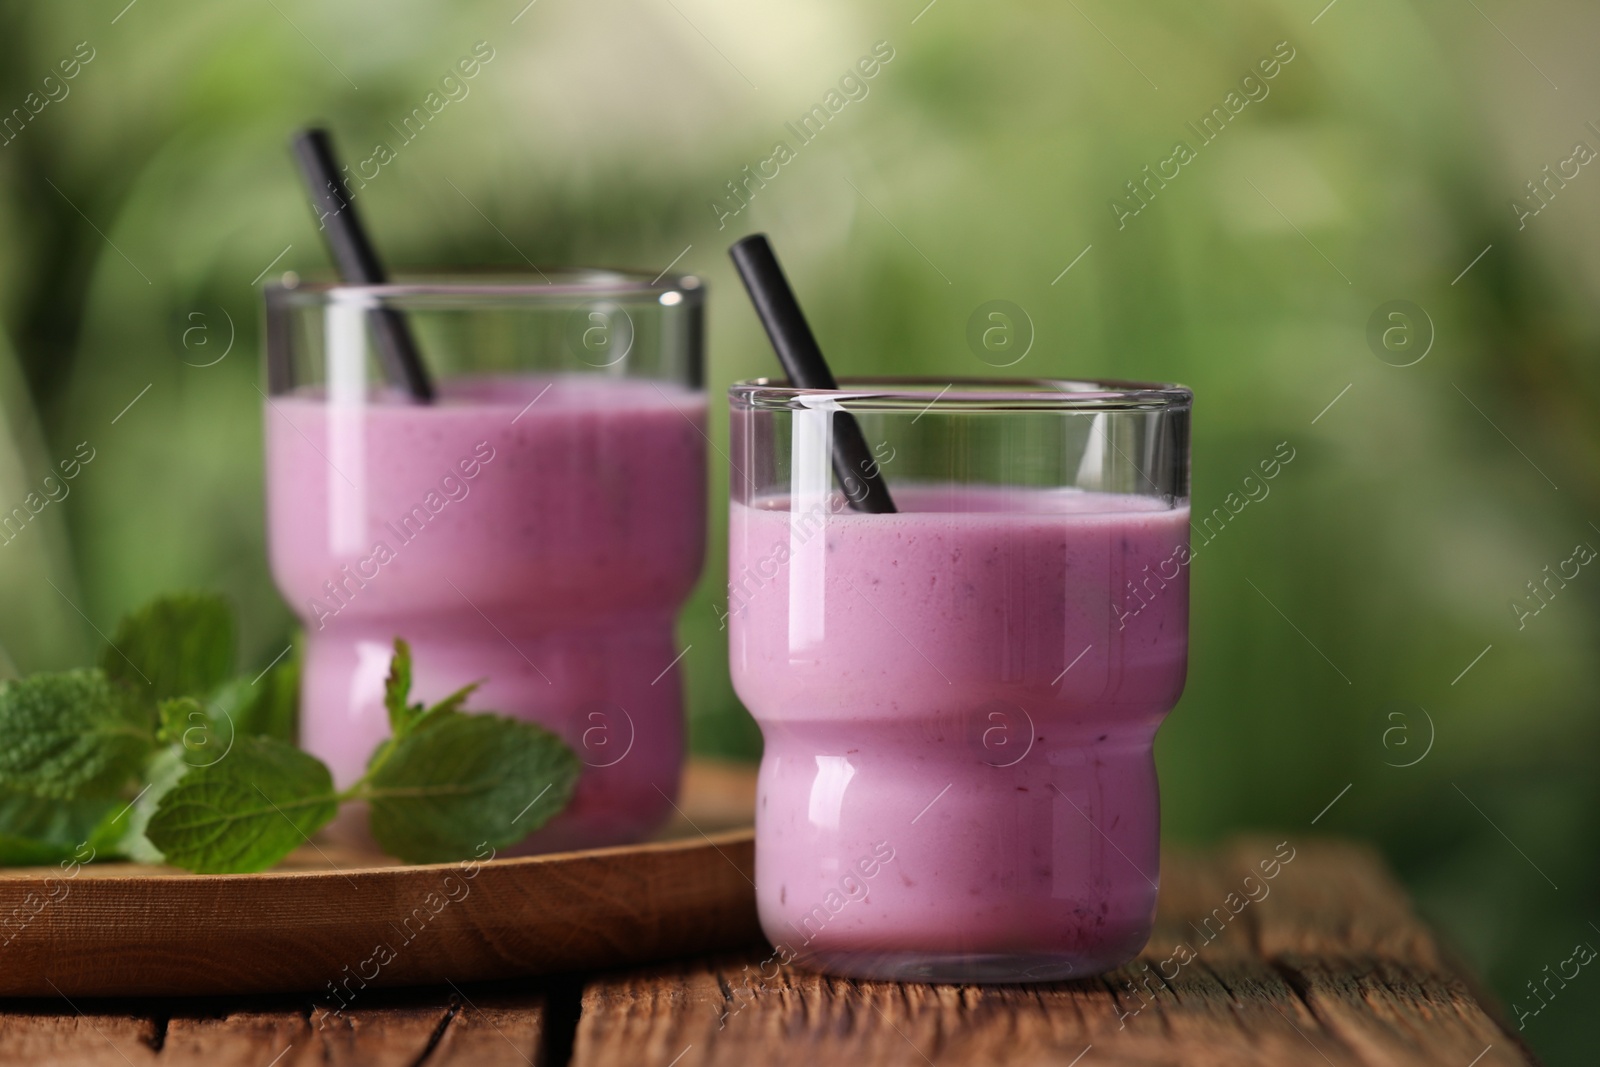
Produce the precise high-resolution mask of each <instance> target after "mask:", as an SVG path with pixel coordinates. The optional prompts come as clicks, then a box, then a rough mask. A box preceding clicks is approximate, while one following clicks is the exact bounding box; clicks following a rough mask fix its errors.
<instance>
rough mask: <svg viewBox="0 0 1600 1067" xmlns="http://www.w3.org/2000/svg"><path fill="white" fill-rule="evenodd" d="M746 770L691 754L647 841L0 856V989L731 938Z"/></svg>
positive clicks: (267, 976)
mask: <svg viewBox="0 0 1600 1067" xmlns="http://www.w3.org/2000/svg"><path fill="white" fill-rule="evenodd" d="M754 801H755V776H754V773H753V771H751V770H749V769H747V768H743V767H735V766H733V765H727V764H714V763H691V764H690V766H689V767H688V768H687V770H686V773H685V775H684V788H683V797H682V799H681V800H680V801H679V808H680V811H679V815H678V817H677V818H676V819H675V821H674V823H673V824H672V825H671V826H669V827H668V828H667V830H666V831H665V832H664V833H663V835H662V837H663V839H662V840H659V841H656V842H653V843H650V844H645V845H636V846H628V847H622V848H605V849H595V850H592V851H586V852H564V853H557V854H552V855H545V856H528V857H523V858H517V859H496V860H490V861H488V862H485V863H480V864H476V865H472V864H467V865H463V864H455V863H444V864H428V865H422V866H411V867H408V866H403V865H399V864H396V863H395V861H393V860H391V859H388V858H387V857H383V856H376V855H373V854H371V853H365V852H355V851H351V850H345V849H335V848H333V847H331V846H328V845H313V846H308V847H307V848H303V849H300V850H299V851H297V852H296V853H294V854H293V855H292V856H290V857H289V858H288V859H287V860H285V862H284V863H283V864H282V865H280V866H279V867H278V868H276V869H274V870H272V871H266V872H263V873H260V874H187V873H184V872H182V871H176V870H173V869H172V868H167V867H149V866H140V865H136V864H127V863H104V864H90V865H87V866H84V867H81V868H79V869H78V871H77V873H76V874H75V875H73V876H72V877H66V876H65V875H64V874H63V872H62V870H61V869H59V868H56V867H36V868H13V869H9V870H0V996H59V995H63V994H64V995H66V996H68V997H77V996H85V997H94V996H149V995H178V996H188V995H214V994H225V993H271V992H298V991H309V992H313V993H319V994H322V995H325V996H328V997H330V998H340V997H343V998H349V997H350V996H352V995H353V994H354V993H356V992H358V991H360V990H361V989H364V988H367V987H382V986H408V985H431V984H442V983H445V982H447V981H449V982H475V981H481V980H485V979H497V978H510V977H515V976H521V975H536V974H548V973H555V972H560V971H568V970H578V969H583V970H591V969H595V968H603V967H615V966H620V965H624V964H637V963H645V962H650V961H656V960H664V959H670V958H672V957H675V956H684V955H694V954H699V953H704V952H707V951H711V950H715V949H721V948H733V947H741V946H744V945H748V944H749V943H751V941H752V940H754V939H755V938H758V937H759V936H760V928H759V926H758V925H757V921H756V905H755V890H754V882H755V873H754V867H755V834H754V831H753V830H751V829H749V824H750V822H751V820H752V816H753V813H754V807H755V804H754Z"/></svg>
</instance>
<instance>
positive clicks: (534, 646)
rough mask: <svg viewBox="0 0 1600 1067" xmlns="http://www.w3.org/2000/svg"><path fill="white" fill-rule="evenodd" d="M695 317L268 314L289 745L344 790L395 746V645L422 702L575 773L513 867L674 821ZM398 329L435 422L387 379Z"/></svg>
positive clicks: (375, 298) (603, 307)
mask: <svg viewBox="0 0 1600 1067" xmlns="http://www.w3.org/2000/svg"><path fill="white" fill-rule="evenodd" d="M704 295H705V290H704V288H703V287H702V286H701V284H700V282H699V281H698V280H697V279H695V278H693V277H687V276H673V275H666V276H663V277H660V278H658V279H656V280H653V281H652V280H651V279H650V277H649V276H648V275H642V276H641V275H633V274H627V273H620V272H612V271H579V272H572V273H566V274H557V273H551V274H550V275H549V276H548V278H542V277H535V278H518V277H508V278H495V277H482V278H477V277H474V278H464V277H454V278H445V279H439V280H417V281H413V282H404V283H396V284H385V285H342V284H329V285H312V284H303V283H297V284H282V285H277V286H273V287H270V288H269V289H268V290H267V293H266V304H267V366H268V384H269V388H268V391H267V392H268V395H267V396H266V404H265V410H264V419H265V430H266V464H267V535H268V537H267V540H268V549H269V555H270V560H271V565H272V573H273V576H274V578H275V579H276V582H277V585H278V588H279V590H280V591H281V592H282V593H283V595H284V597H285V598H286V599H287V600H288V602H289V604H290V606H291V607H292V608H293V609H294V610H295V611H296V612H297V613H298V614H299V615H300V617H301V619H302V620H303V622H304V626H305V635H306V641H305V649H304V656H305V659H304V665H303V680H302V690H301V713H300V715H301V717H300V743H301V745H302V746H303V747H304V748H306V749H307V750H308V751H309V752H311V753H313V754H314V755H316V756H318V757H319V758H321V759H322V760H323V761H324V762H326V763H327V764H328V766H329V767H330V768H331V769H332V771H333V775H334V779H335V782H336V783H337V784H338V785H339V786H341V787H342V786H344V785H347V784H348V783H349V782H350V781H352V780H353V779H355V778H357V777H359V775H360V774H361V772H362V770H363V769H364V767H365V764H366V761H367V758H368V756H369V755H370V754H371V752H372V750H373V748H374V747H375V746H376V745H377V744H378V743H379V742H380V741H381V740H382V739H383V738H384V737H386V736H387V734H388V730H389V727H388V719H387V715H386V713H385V710H384V706H383V682H384V677H385V675H386V674H387V672H388V669H389V660H390V657H391V655H392V653H393V646H394V640H395V638H396V637H397V636H398V637H403V638H405V639H406V640H407V641H408V642H409V643H410V645H411V650H412V654H413V656H414V659H415V670H416V675H415V683H414V685H415V697H414V698H415V699H419V700H436V699H438V698H440V697H443V696H445V695H446V694H448V693H450V692H451V691H453V690H454V689H456V688H458V687H460V686H463V685H466V684H468V683H470V682H481V683H482V686H481V688H480V689H479V690H478V691H477V692H476V693H475V694H474V695H473V696H472V698H471V700H470V701H469V703H468V710H473V709H482V710H492V711H496V712H499V713H501V714H505V715H511V716H515V717H518V718H523V719H527V720H531V721H534V722H537V723H539V724H540V725H542V726H544V727H546V728H547V729H550V730H552V731H554V732H555V733H557V734H559V735H560V736H561V737H562V738H563V739H564V740H565V741H566V742H567V744H569V745H570V746H571V747H572V748H573V750H574V751H575V752H576V753H577V755H578V757H579V758H580V759H581V760H582V761H583V762H584V763H585V764H586V766H585V768H584V770H583V773H582V776H581V777H580V779H579V781H578V785H577V789H576V792H575V793H574V795H573V797H572V800H571V802H570V804H569V805H568V806H567V808H566V809H565V810H564V811H563V812H562V813H561V814H560V815H558V816H557V817H556V818H555V819H553V820H552V821H551V822H550V823H548V824H547V825H546V826H545V827H543V828H542V829H540V830H538V831H537V832H536V833H534V834H533V835H532V836H531V837H529V838H528V839H526V840H525V841H524V842H523V844H522V845H521V846H520V849H519V850H520V851H524V852H532V851H550V850H556V849H568V848H590V847H598V846H604V845H613V844H621V843H625V842H631V841H637V840H639V839H641V838H643V837H646V836H648V835H649V834H650V833H652V832H653V831H654V830H655V829H657V828H658V827H659V826H660V825H661V823H662V822H663V821H664V820H665V817H666V816H667V815H668V814H670V813H671V810H672V803H673V798H674V797H675V796H676V792H677V787H678V779H679V772H680V765H681V763H682V759H683V749H684V740H683V738H684V730H683V695H682V681H681V678H680V674H679V669H680V668H679V665H678V664H677V648H676V645H675V638H674V624H675V621H676V617H677V614H678V612H679V610H680V609H681V607H682V606H683V603H684V601H685V599H686V598H687V597H688V595H689V591H690V589H691V587H692V586H693V585H694V584H695V580H696V578H697V576H698V574H699V572H700V567H701V564H702V561H703V560H702V557H703V555H704V550H705V534H706V529H705V511H706V498H705V481H706V476H705V448H706V438H705V411H706V402H705V394H704V392H703V386H702V381H701V336H702V320H703V308H704ZM397 316H400V317H402V320H401V321H403V323H404V324H405V325H407V326H409V333H410V334H411V336H412V337H413V338H414V340H415V347H416V349H417V350H418V351H419V352H420V355H421V359H422V361H423V362H424V363H425V364H426V365H427V367H428V369H429V371H430V372H431V375H432V378H433V381H434V383H435V385H436V389H437V398H436V400H435V401H434V402H432V403H418V402H415V401H414V400H412V399H411V398H410V397H409V396H408V394H407V393H405V392H404V391H403V390H402V389H400V388H398V387H396V386H395V385H393V384H391V383H389V382H388V381H387V380H386V379H385V378H384V376H383V374H382V372H381V370H380V358H379V357H380V354H381V353H380V351H379V348H380V346H381V345H382V344H384V343H385V336H384V334H385V332H386V331H387V332H388V333H389V334H391V335H392V333H393V327H394V322H395V320H396V317H397ZM529 786H530V788H529V796H528V799H529V801H530V802H531V801H533V800H534V799H535V793H536V792H537V791H538V784H537V783H529ZM364 826H365V818H364V816H363V815H361V814H360V813H355V814H354V816H353V817H350V818H344V819H342V821H341V822H340V823H339V824H337V825H336V827H335V828H334V833H335V836H338V837H343V838H345V839H347V840H348V839H352V838H353V839H356V840H358V841H359V840H360V839H361V835H362V832H363V828H364Z"/></svg>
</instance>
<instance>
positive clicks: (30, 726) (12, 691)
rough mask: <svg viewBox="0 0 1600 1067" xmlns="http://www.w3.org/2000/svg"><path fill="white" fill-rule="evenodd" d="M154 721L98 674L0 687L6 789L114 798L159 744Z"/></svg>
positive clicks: (0, 764)
mask: <svg viewBox="0 0 1600 1067" xmlns="http://www.w3.org/2000/svg"><path fill="white" fill-rule="evenodd" d="M152 719H153V716H152V715H151V714H150V713H149V712H148V711H146V710H145V709H144V708H143V707H142V706H141V705H139V704H138V703H137V702H135V701H133V700H131V699H129V697H128V695H127V694H126V693H124V692H123V691H121V690H120V689H118V688H117V687H116V686H113V685H112V684H111V683H110V682H109V681H107V679H106V676H105V675H104V674H102V673H101V672H100V671H97V670H87V671H85V670H77V671H68V672H66V673H65V674H35V675H33V676H32V677H29V678H26V679H23V680H22V681H10V682H0V789H10V790H15V791H20V792H24V793H31V794H33V795H34V796H40V797H54V798H58V799H69V798H72V797H78V796H98V797H109V796H113V795H115V794H116V793H117V791H118V790H119V789H121V787H122V786H123V785H125V784H126V783H127V781H128V779H129V778H131V777H133V775H134V774H135V773H136V772H137V771H138V770H139V768H140V765H141V764H142V763H143V762H144V760H145V758H146V757H147V756H148V755H149V754H150V751H151V749H152V748H153V747H154V745H155V737H154V727H155V723H154V722H153V721H152Z"/></svg>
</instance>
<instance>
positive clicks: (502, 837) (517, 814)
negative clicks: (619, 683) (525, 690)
mask: <svg viewBox="0 0 1600 1067" xmlns="http://www.w3.org/2000/svg"><path fill="white" fill-rule="evenodd" d="M410 678H411V650H410V649H409V648H408V647H407V646H406V643H405V642H404V641H401V640H396V641H395V655H394V659H393V660H392V661H391V669H390V674H389V679H390V684H389V686H388V688H387V690H386V693H385V696H386V702H387V704H388V706H389V721H390V723H391V726H392V729H393V733H394V736H392V737H390V738H389V740H387V741H385V742H384V743H383V744H381V745H379V746H378V749H377V751H375V752H374V753H373V754H372V759H371V761H370V762H369V763H368V765H367V773H366V775H365V776H364V777H363V778H362V780H361V781H360V782H359V783H357V786H356V789H355V795H357V796H359V797H360V798H361V799H363V800H365V801H367V803H368V805H369V806H370V810H371V827H372V836H373V838H374V839H375V840H376V841H377V842H378V845H379V846H380V847H381V848H382V849H383V850H384V851H385V852H387V853H389V854H390V855H392V856H397V857H399V858H400V859H403V860H407V861H409V862H412V863H436V862H444V861H447V860H453V859H460V858H462V857H464V856H469V855H472V854H473V851H474V849H475V848H476V847H477V846H479V845H481V844H482V843H484V842H488V844H489V845H490V846H491V847H493V848H496V849H500V848H504V847H506V846H507V845H512V844H515V843H516V842H518V841H520V840H522V838H524V837H526V836H527V835H528V834H529V833H530V832H531V831H533V830H536V829H538V828H539V827H540V826H543V825H544V824H545V823H546V822H549V821H550V819H551V817H552V816H554V815H555V814H556V813H557V812H559V811H560V810H561V809H562V808H564V807H566V804H567V801H568V800H570V799H571V797H572V790H573V788H574V787H575V786H576V785H577V781H578V772H579V771H580V770H581V768H580V766H579V763H578V757H577V756H576V755H574V754H573V752H572V750H571V749H570V748H568V747H567V746H566V745H565V744H563V743H562V741H561V739H560V738H558V737H556V736H555V735H554V734H552V733H550V732H549V731H548V730H545V729H543V728H541V727H538V726H535V725H534V724H533V723H528V722H522V721H520V720H517V719H509V718H506V717H504V716H501V715H492V714H475V715H468V714H463V713H462V712H461V711H460V710H459V709H460V708H461V706H462V705H463V704H464V703H465V702H466V700H467V697H468V696H470V695H471V694H472V692H473V691H474V690H475V689H476V688H477V685H476V684H474V685H469V686H464V687H463V688H461V689H458V690H456V691H455V692H454V693H451V694H450V695H449V696H447V697H445V698H444V699H443V700H441V701H439V702H438V703H437V704H434V705H433V706H432V707H428V708H423V707H422V706H421V705H420V704H408V703H407V700H408V699H409V694H410ZM394 724H398V725H394Z"/></svg>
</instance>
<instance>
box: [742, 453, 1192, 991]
mask: <svg viewBox="0 0 1600 1067" xmlns="http://www.w3.org/2000/svg"><path fill="white" fill-rule="evenodd" d="M900 462H904V460H901V461H900ZM888 469H889V470H891V471H892V470H893V469H894V468H893V467H889V468H888ZM891 484H892V487H893V492H894V500H895V503H896V504H897V505H898V508H899V511H898V513H895V514H867V513H864V512H857V511H853V510H851V509H850V508H849V507H848V506H847V505H846V504H845V502H844V500H843V499H842V497H840V496H839V495H838V494H837V493H835V494H834V495H833V496H832V497H824V498H821V499H820V500H819V499H818V498H816V497H815V496H813V497H812V498H811V500H810V503H809V507H802V508H800V509H797V510H791V507H790V498H789V496H787V495H786V494H782V493H769V494H763V495H759V496H753V497H750V498H748V499H747V501H739V500H737V499H736V500H735V502H734V503H733V505H732V510H731V519H730V532H729V568H730V587H729V588H730V602H729V630H730V663H731V667H732V674H733V682H734V686H735V688H736V689H737V691H738V694H739V696H740V698H741V699H742V700H743V701H744V703H745V704H746V706H747V707H749V708H750V710H751V712H752V713H753V714H754V715H755V717H756V719H757V720H758V721H759V723H760V725H761V728H762V733H763V736H764V737H765V740H766V749H765V755H764V758H763V761H762V767H761V776H760V791H759V800H758V810H757V851H756V876H757V877H756V882H757V897H758V901H759V906H760V914H761V921H762V926H763V928H764V930H765V931H766V933H767V936H768V937H769V938H770V939H771V940H772V941H773V942H774V944H776V945H778V946H779V949H780V951H784V950H787V952H788V953H789V954H790V955H792V956H793V957H796V958H798V960H799V961H800V962H801V963H804V964H810V965H812V966H815V967H818V968H820V969H823V970H828V971H832V972H835V973H843V974H850V975H857V976H867V977H882V978H896V979H916V978H926V979H933V980H979V981H982V980H991V981H1005V980H1051V979H1057V978H1065V977H1072V976H1076V975H1083V974H1088V973H1093V972H1096V971H1102V970H1106V969H1109V968H1113V967H1116V966H1118V965H1120V964H1121V963H1123V962H1125V961H1127V960H1129V959H1131V958H1132V957H1133V956H1135V955H1136V954H1137V953H1138V951H1139V949H1140V948H1141V947H1142V946H1143V945H1144V943H1145V941H1146V939H1147V937H1148V935H1149V932H1150V925H1151V921H1152V916H1153V912H1154V906H1155V897H1156V878H1157V862H1158V855H1157V849H1158V839H1159V830H1158V821H1159V801H1158V794H1157V787H1156V777H1155V765H1154V760H1153V758H1152V753H1151V746H1152V743H1153V740H1154V736H1155V732H1156V729H1157V727H1158V726H1159V725H1160V722H1161V720H1162V718H1163V717H1164V716H1165V714H1166V713H1167V712H1168V711H1169V710H1170V709H1171V708H1172V706H1173V704H1174V703H1175V702H1176V701H1177V699H1178V696H1179V694H1180V692H1181V691H1182V688H1183V682H1184V674H1185V669H1186V654H1187V645H1188V635H1187V614H1188V569H1187V566H1186V564H1187V560H1188V516H1189V512H1188V508H1187V506H1185V502H1184V501H1183V500H1182V499H1181V496H1180V497H1179V498H1178V499H1173V498H1172V497H1169V498H1167V499H1165V500H1164V499H1162V498H1161V497H1152V496H1140V495H1133V494H1130V493H1120V492H1097V491H1086V490H1081V489H1076V488H1071V487H1061V488H1056V487H1048V488H1045V487H1018V486H984V485H971V484H949V483H946V484H929V483H922V484H919V483H916V482H910V481H904V480H902V481H898V482H892V483H891Z"/></svg>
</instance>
